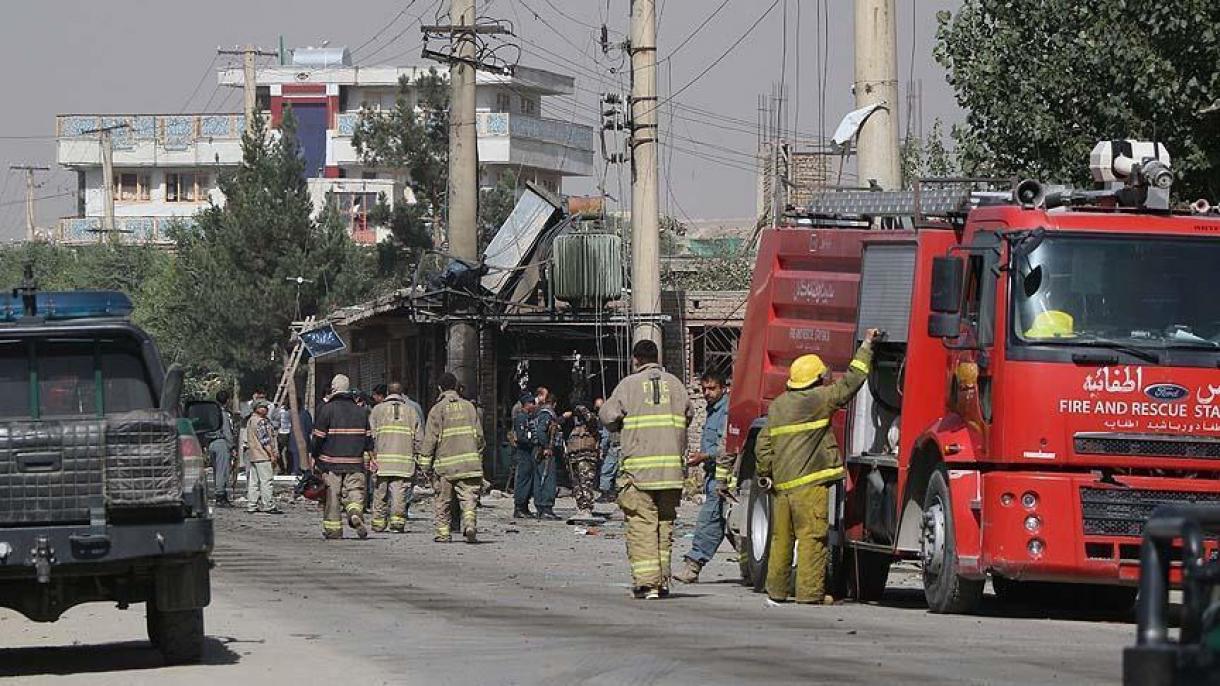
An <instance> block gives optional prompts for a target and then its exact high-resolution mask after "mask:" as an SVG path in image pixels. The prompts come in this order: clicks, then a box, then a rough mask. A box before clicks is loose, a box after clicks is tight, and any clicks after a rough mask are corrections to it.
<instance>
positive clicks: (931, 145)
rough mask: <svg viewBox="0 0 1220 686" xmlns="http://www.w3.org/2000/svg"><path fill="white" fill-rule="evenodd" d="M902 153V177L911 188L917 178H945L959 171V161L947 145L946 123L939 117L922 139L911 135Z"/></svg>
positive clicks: (903, 145) (904, 143)
mask: <svg viewBox="0 0 1220 686" xmlns="http://www.w3.org/2000/svg"><path fill="white" fill-rule="evenodd" d="M900 153H901V165H902V178H903V181H904V183H905V185H906V186H907V187H908V188H910V187H911V186H912V185H913V184H914V182H915V180H916V179H923V178H938V177H939V178H943V177H946V176H954V175H956V174H957V173H958V162H957V159H956V158H955V156H954V154H953V152H951V151H950V150H949V148H948V147H947V146H946V145H945V132H944V124H943V123H942V122H941V120H940V119H939V118H938V119H936V120H935V121H933V122H932V130H931V131H929V132H928V135H927V136H926V137H924V138H922V139H920V138H915V137H911V138H909V139H907V140H906V141H904V142H903V144H902V150H900Z"/></svg>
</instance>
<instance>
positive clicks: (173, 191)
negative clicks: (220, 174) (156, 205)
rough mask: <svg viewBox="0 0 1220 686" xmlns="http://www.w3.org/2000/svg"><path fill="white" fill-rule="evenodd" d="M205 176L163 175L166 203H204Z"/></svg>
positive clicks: (207, 180)
mask: <svg viewBox="0 0 1220 686" xmlns="http://www.w3.org/2000/svg"><path fill="white" fill-rule="evenodd" d="M210 180H211V179H210V178H209V177H208V175H207V174H195V173H190V172H188V173H173V174H166V175H165V200H166V202H204V201H206V200H207V199H208V185H209V182H210Z"/></svg>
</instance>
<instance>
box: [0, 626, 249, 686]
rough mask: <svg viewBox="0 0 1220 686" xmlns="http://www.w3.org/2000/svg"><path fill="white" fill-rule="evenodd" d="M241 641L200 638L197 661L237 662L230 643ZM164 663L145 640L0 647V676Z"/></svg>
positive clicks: (84, 671) (93, 671) (137, 667)
mask: <svg viewBox="0 0 1220 686" xmlns="http://www.w3.org/2000/svg"><path fill="white" fill-rule="evenodd" d="M243 642H244V641H239V640H237V639H235V638H229V637H225V636H208V637H207V638H205V639H203V659H202V660H200V664H202V665H233V664H237V663H238V662H240V661H241V656H240V655H238V654H237V652H235V651H234V650H233V649H232V648H230V647H229V644H231V643H243ZM165 666H166V665H165V661H164V660H163V659H162V658H161V653H159V652H157V650H156V649H155V648H153V647H152V646H151V645H150V644H149V643H148V642H147V641H123V642H121V643H98V644H95V645H66V646H39V647H31V648H6V649H0V677H12V676H38V675H49V674H55V675H60V676H63V675H68V674H100V673H104V672H126V671H130V670H143V669H160V668H162V667H165Z"/></svg>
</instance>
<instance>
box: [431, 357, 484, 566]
mask: <svg viewBox="0 0 1220 686" xmlns="http://www.w3.org/2000/svg"><path fill="white" fill-rule="evenodd" d="M440 387H441V397H440V399H439V400H437V401H436V405H433V406H432V410H431V411H430V412H429V413H428V422H427V424H426V425H425V427H424V440H423V444H422V446H421V447H420V451H419V453H420V454H419V466H420V468H421V469H423V470H424V472H425V473H427V472H433V473H434V474H435V475H436V478H435V479H434V483H435V484H436V496H435V497H434V498H433V501H432V504H433V521H434V524H435V526H436V536H435V537H434V538H433V539H432V540H434V541H436V542H437V543H448V542H449V540H450V538H451V533H450V530H449V522H450V516H451V514H452V510H451V508H452V501H453V496H454V494H455V493H456V494H457V497H458V501H459V502H460V503H461V508H462V535H464V536H465V537H466V542H467V543H476V542H477V541H478V535H477V524H478V522H477V521H476V518H477V515H476V511H475V509H476V508H477V507H478V505H479V489H480V488H482V486H483V445H484V443H483V427H482V424H481V423H480V422H479V413H478V410H476V409H475V407H474V405H473V404H472V403H471V402H470V401H468V400H464V399H463V398H462V397H461V396H460V395H458V392H457V378H456V377H455V376H454V375H453V374H452V373H450V372H445V374H444V375H442V376H441V381H440Z"/></svg>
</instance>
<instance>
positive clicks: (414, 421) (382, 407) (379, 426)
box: [369, 383, 423, 533]
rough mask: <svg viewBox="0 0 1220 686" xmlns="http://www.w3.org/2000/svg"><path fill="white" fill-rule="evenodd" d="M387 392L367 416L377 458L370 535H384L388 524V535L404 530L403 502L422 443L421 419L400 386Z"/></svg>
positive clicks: (405, 502) (413, 474) (405, 498)
mask: <svg viewBox="0 0 1220 686" xmlns="http://www.w3.org/2000/svg"><path fill="white" fill-rule="evenodd" d="M387 392H388V393H389V395H387V396H386V399H385V400H383V401H382V402H380V403H378V404H377V406H376V407H374V408H373V411H372V412H371V413H370V414H369V425H370V427H371V428H372V430H373V446H374V448H375V454H376V455H377V463H376V464H377V483H376V487H375V489H374V491H373V531H385V530H386V525H387V524H388V525H389V529H390V531H393V532H395V533H402V532H404V531H406V528H407V498H408V497H410V494H411V480H412V479H413V478H415V456H416V454H418V453H419V446H420V442H421V440H422V439H423V435H422V434H423V428H422V426H421V425H422V422H423V418H422V417H420V416H419V413H418V412H416V410H415V406H414V405H413V404H412V403H409V402H407V398H406V396H404V395H403V392H402V384H400V383H392V384H390V385H389V388H388V389H387ZM387 506H388V507H387ZM387 510H388V513H387ZM387 514H388V518H387Z"/></svg>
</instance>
